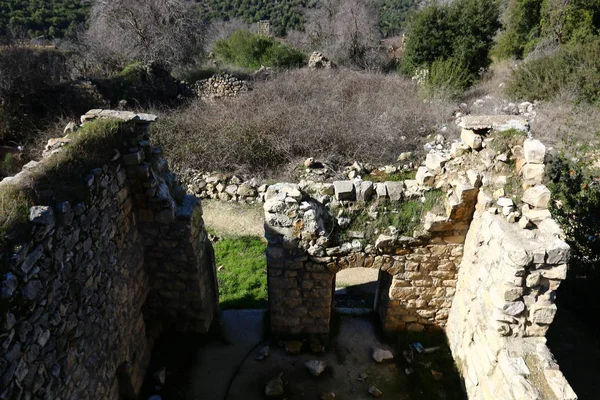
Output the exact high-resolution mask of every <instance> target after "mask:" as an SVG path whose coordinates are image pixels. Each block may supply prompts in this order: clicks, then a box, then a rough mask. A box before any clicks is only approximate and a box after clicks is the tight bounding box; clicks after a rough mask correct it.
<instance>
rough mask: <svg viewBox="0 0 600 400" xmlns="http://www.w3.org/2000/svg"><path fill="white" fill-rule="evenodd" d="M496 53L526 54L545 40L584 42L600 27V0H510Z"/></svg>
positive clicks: (523, 55) (505, 55)
mask: <svg viewBox="0 0 600 400" xmlns="http://www.w3.org/2000/svg"><path fill="white" fill-rule="evenodd" d="M503 25H504V29H503V31H502V33H501V34H500V36H499V38H498V43H497V44H496V46H495V48H494V53H495V54H496V55H497V56H498V57H500V58H524V57H525V56H526V55H528V54H529V53H530V52H531V51H532V50H533V49H534V48H535V46H536V45H537V44H538V43H540V42H543V41H544V40H547V41H550V42H554V43H557V44H568V43H575V42H579V43H582V42H584V41H585V40H586V38H588V37H589V36H594V35H598V32H599V29H600V0H566V1H564V0H560V1H559V0H511V1H510V2H509V5H508V11H507V13H506V17H505V19H504V23H503Z"/></svg>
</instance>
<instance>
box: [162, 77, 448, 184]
mask: <svg viewBox="0 0 600 400" xmlns="http://www.w3.org/2000/svg"><path fill="white" fill-rule="evenodd" d="M451 113H452V105H451V104H449V103H442V102H435V103H426V104H424V103H423V101H422V100H421V99H420V98H419V95H418V93H417V88H416V87H415V85H414V84H413V83H412V82H410V81H408V80H404V79H402V78H401V77H399V76H396V75H380V74H367V73H359V72H353V71H348V70H344V69H340V70H338V71H336V72H333V75H332V72H329V71H323V72H320V71H308V70H306V69H301V70H293V71H288V72H285V73H282V74H280V75H278V76H276V77H275V78H273V79H272V80H269V81H266V82H264V83H261V84H257V85H256V87H255V88H254V90H253V91H251V92H248V93H246V94H244V96H240V97H239V98H236V99H231V100H225V101H219V102H202V101H197V102H195V103H194V104H193V105H192V106H191V107H189V108H188V109H185V110H183V111H182V112H180V113H170V114H168V115H165V116H164V117H163V118H161V119H160V120H159V121H158V122H157V124H156V126H155V128H154V133H153V138H154V139H155V140H156V141H157V142H158V144H160V145H162V146H163V148H164V149H165V154H166V155H167V157H168V158H169V160H170V161H171V163H172V164H174V165H175V166H176V167H177V168H180V169H186V168H196V169H201V170H208V171H214V170H219V171H232V172H240V173H252V174H255V175H258V174H263V175H269V176H275V177H280V176H281V175H282V174H283V173H284V172H285V171H283V170H282V168H283V167H284V166H286V165H288V164H290V163H293V162H296V161H298V160H299V159H300V158H306V157H315V158H317V159H321V160H324V161H325V160H330V161H331V162H333V163H335V162H336V161H338V162H339V161H348V160H359V161H364V162H374V163H389V162H394V161H395V160H396V158H397V157H398V155H399V154H400V153H401V152H403V151H415V150H418V149H419V148H421V146H420V136H424V135H427V134H429V133H432V132H433V130H434V129H435V127H436V126H439V124H441V123H445V122H447V120H448V118H450V116H451Z"/></svg>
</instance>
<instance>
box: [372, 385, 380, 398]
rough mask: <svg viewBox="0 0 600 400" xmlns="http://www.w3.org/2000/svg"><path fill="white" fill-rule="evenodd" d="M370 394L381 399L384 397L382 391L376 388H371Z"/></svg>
mask: <svg viewBox="0 0 600 400" xmlns="http://www.w3.org/2000/svg"><path fill="white" fill-rule="evenodd" d="M369 394H370V395H371V396H373V397H381V396H382V395H383V393H382V392H381V390H379V389H377V388H376V387H375V386H371V387H369Z"/></svg>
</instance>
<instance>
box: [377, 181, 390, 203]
mask: <svg viewBox="0 0 600 400" xmlns="http://www.w3.org/2000/svg"><path fill="white" fill-rule="evenodd" d="M375 194H377V198H378V199H385V198H386V197H387V186H385V183H384V182H379V183H376V184H375Z"/></svg>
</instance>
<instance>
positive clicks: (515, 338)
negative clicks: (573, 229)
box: [446, 117, 577, 400]
mask: <svg viewBox="0 0 600 400" xmlns="http://www.w3.org/2000/svg"><path fill="white" fill-rule="evenodd" d="M463 123H464V125H466V126H464V128H465V129H464V130H463V134H462V137H463V140H465V141H466V142H467V143H469V146H470V147H472V148H473V149H474V150H481V149H482V148H484V147H485V144H486V143H487V144H488V145H491V143H492V141H493V140H494V139H492V138H489V137H487V136H486V135H480V133H482V131H481V130H480V128H481V126H482V124H483V125H485V124H486V120H485V118H483V119H482V118H481V117H478V118H474V119H473V120H472V121H470V122H469V120H467V121H463ZM484 132H485V131H484ZM486 151H489V150H485V149H484V150H482V151H481V152H480V156H482V157H487V156H486V155H485V152H486ZM506 156H508V157H510V158H511V159H513V160H514V161H515V168H516V170H517V171H516V173H518V174H519V175H520V176H521V179H520V180H519V184H522V185H523V189H525V192H524V194H523V195H522V197H521V198H514V197H512V198H511V197H509V194H508V193H504V191H503V190H501V189H499V188H498V187H497V186H495V185H496V184H497V183H503V182H506V176H500V177H498V176H496V177H494V176H493V175H492V176H489V177H488V178H487V179H484V185H483V187H482V190H481V191H480V193H479V196H478V203H477V207H476V208H477V211H476V214H475V217H474V219H473V223H472V224H471V227H470V230H469V233H468V235H467V240H466V242H465V248H464V256H463V261H462V263H461V264H460V266H459V274H458V284H457V287H456V294H455V296H454V300H453V303H452V308H451V311H450V316H449V319H448V324H447V327H446V332H447V335H448V339H449V342H450V347H451V349H452V353H453V355H454V358H455V360H456V361H457V365H458V366H459V369H460V371H461V373H462V375H463V377H464V381H465V386H466V390H467V394H468V396H469V399H472V400H473V399H475V400H477V399H481V400H484V399H503V400H542V399H545V400H549V399H558V400H575V399H577V395H576V394H575V393H574V392H573V390H572V388H571V387H570V385H569V384H568V382H567V381H566V379H565V378H564V376H563V374H562V373H561V372H560V370H559V367H558V365H557V364H556V362H555V361H554V359H553V357H552V354H551V352H550V350H549V349H548V348H547V346H546V339H545V335H546V332H547V330H548V328H549V327H550V324H551V323H552V321H553V319H554V316H555V314H556V305H555V304H554V302H555V297H556V293H557V289H558V287H559V285H560V282H561V281H562V280H564V279H565V278H566V276H567V261H568V256H569V246H568V245H567V244H566V243H565V242H564V241H563V240H562V239H561V237H562V232H561V230H560V228H559V227H558V225H557V224H556V223H555V222H554V221H553V220H552V219H551V216H550V213H549V211H548V210H547V206H548V202H549V201H550V192H549V190H548V189H547V188H546V187H545V186H544V185H543V184H542V179H543V175H544V174H543V172H544V160H545V159H546V158H547V157H546V156H547V155H546V148H545V147H544V146H543V144H541V143H540V142H539V141H537V140H532V139H527V140H525V141H524V143H523V146H520V145H516V146H513V147H512V149H511V151H510V154H504V156H503V157H502V159H506V158H507V157H506ZM497 157H498V156H496V159H497Z"/></svg>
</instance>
